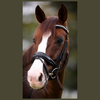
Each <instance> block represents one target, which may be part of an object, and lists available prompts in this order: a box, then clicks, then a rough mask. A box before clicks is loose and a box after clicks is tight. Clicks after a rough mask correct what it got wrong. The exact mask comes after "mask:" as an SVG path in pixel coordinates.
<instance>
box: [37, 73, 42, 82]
mask: <svg viewBox="0 0 100 100" xmlns="http://www.w3.org/2000/svg"><path fill="white" fill-rule="evenodd" d="M42 77H43V75H42V73H41V74H40V76H39V78H38V81H39V82H41V81H42Z"/></svg>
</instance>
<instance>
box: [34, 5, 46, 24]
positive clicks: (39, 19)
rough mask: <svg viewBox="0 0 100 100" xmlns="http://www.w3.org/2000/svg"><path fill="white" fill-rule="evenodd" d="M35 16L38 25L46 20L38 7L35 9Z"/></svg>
mask: <svg viewBox="0 0 100 100" xmlns="http://www.w3.org/2000/svg"><path fill="white" fill-rule="evenodd" d="M35 16H36V19H37V20H38V22H39V23H42V22H43V21H44V20H45V19H46V16H45V13H44V12H43V10H42V9H41V8H40V7H39V5H38V6H37V7H36V9H35Z"/></svg>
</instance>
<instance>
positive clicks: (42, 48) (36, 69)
mask: <svg viewBox="0 0 100 100" xmlns="http://www.w3.org/2000/svg"><path fill="white" fill-rule="evenodd" d="M50 36H51V32H49V34H44V35H43V37H42V41H41V43H40V44H39V46H38V50H37V52H43V53H46V48H47V42H48V38H49V37H50ZM40 73H42V74H43V63H42V62H41V61H40V60H39V59H35V60H34V62H33V64H32V66H31V68H30V70H29V71H28V74H30V75H31V76H32V77H36V76H39V74H40ZM43 75H44V74H43ZM36 78H38V77H36Z"/></svg>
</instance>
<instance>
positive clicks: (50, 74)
mask: <svg viewBox="0 0 100 100" xmlns="http://www.w3.org/2000/svg"><path fill="white" fill-rule="evenodd" d="M55 27H56V28H61V29H63V30H64V31H65V32H66V33H67V36H66V40H65V43H64V46H63V50H62V51H61V53H60V55H59V57H58V58H59V59H58V60H60V62H59V64H58V65H57V64H56V62H57V61H56V62H55V61H54V60H53V59H51V58H50V57H49V56H48V55H46V54H45V53H43V52H36V53H35V54H34V55H33V58H32V62H34V60H35V59H39V60H40V61H41V62H42V63H43V66H44V68H45V71H46V84H47V82H48V80H53V79H55V78H57V81H58V84H59V86H60V88H61V89H62V90H63V86H62V84H61V82H60V80H59V77H58V73H59V72H60V71H62V70H63V69H64V66H65V64H66V61H67V58H68V54H69V51H68V48H67V47H68V34H69V31H68V29H67V28H65V27H64V26H62V25H55ZM66 49H67V53H66ZM65 56H66V57H65ZM64 57H65V60H64ZM43 60H44V61H45V62H46V63H47V64H49V65H51V66H52V67H53V69H52V71H51V72H49V71H48V68H47V66H46V64H45V63H44V61H43ZM63 60H64V63H63ZM62 63H63V66H62V67H61V68H60V66H61V64H62ZM41 89H42V88H41ZM32 90H33V89H31V90H30V93H29V96H28V98H30V96H31V93H32Z"/></svg>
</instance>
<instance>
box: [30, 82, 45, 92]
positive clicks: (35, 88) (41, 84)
mask: <svg viewBox="0 0 100 100" xmlns="http://www.w3.org/2000/svg"><path fill="white" fill-rule="evenodd" d="M45 84H46V81H43V82H42V83H38V84H30V87H31V88H33V89H34V90H40V89H43V88H44V87H45Z"/></svg>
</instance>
